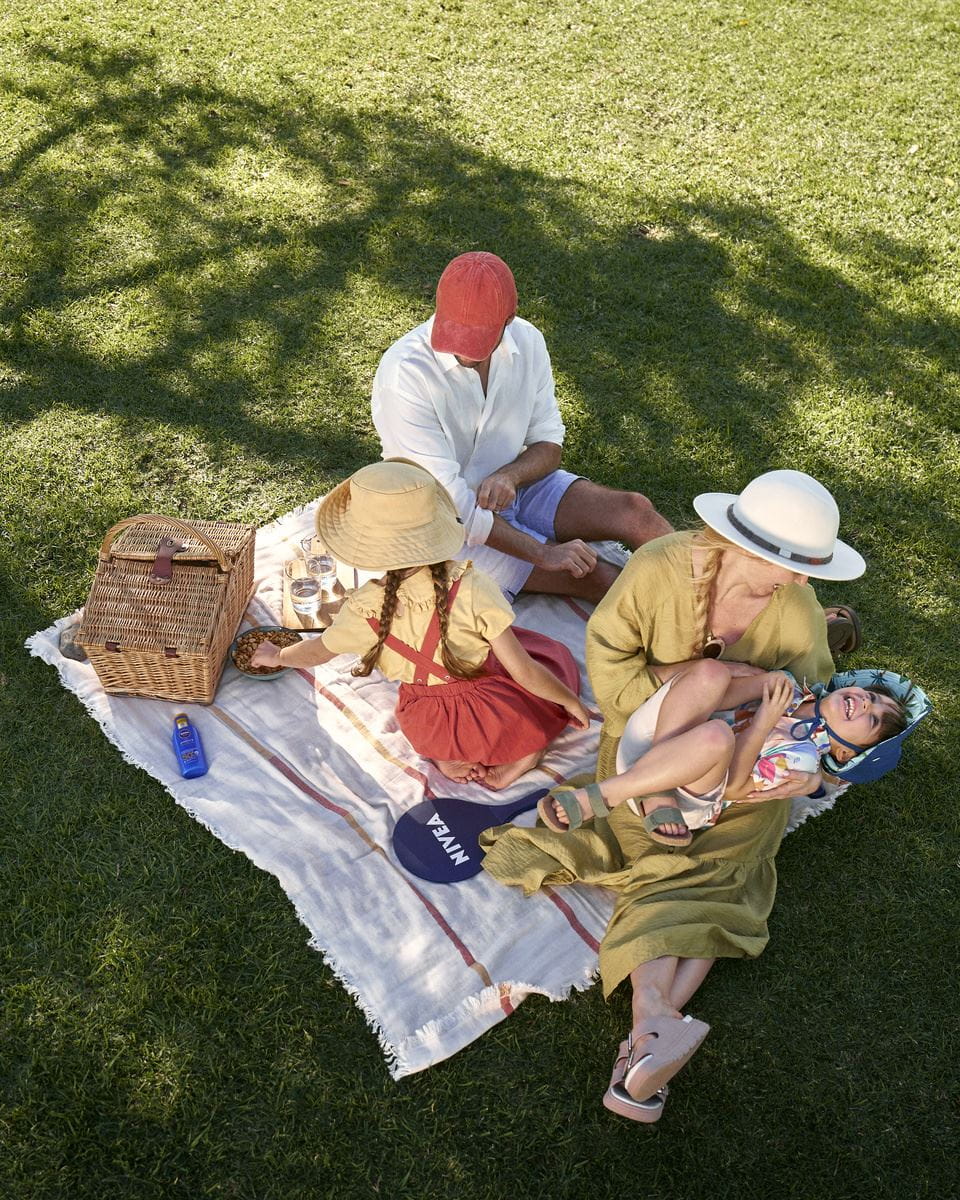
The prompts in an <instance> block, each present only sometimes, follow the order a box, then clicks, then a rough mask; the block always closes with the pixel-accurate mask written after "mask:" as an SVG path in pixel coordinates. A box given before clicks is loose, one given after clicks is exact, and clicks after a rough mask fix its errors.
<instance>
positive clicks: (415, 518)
mask: <svg viewBox="0 0 960 1200" xmlns="http://www.w3.org/2000/svg"><path fill="white" fill-rule="evenodd" d="M317 533H319V535H320V537H321V539H322V540H323V543H324V545H325V546H326V547H327V548H328V549H329V551H330V553H331V554H332V555H333V556H334V558H336V559H338V560H339V561H340V562H344V563H347V564H348V565H349V566H351V567H359V568H361V569H362V570H367V571H403V570H405V569H406V568H407V567H422V566H424V565H426V564H427V563H435V562H444V561H445V560H446V559H448V558H452V557H453V556H454V555H455V554H456V553H457V551H458V550H459V549H460V547H461V546H462V545H463V525H462V523H461V521H460V518H459V517H458V516H457V510H456V508H455V507H454V504H453V501H452V500H451V499H450V497H449V495H448V494H447V491H446V489H445V488H443V487H441V486H440V484H439V483H437V481H436V480H435V479H434V477H433V476H432V475H431V474H430V472H429V471H426V470H424V468H423V467H421V466H418V465H417V464H416V463H413V462H408V461H407V460H406V459H403V458H388V459H386V460H385V461H384V462H378V463H371V465H370V466H369V467H361V468H360V470H359V471H357V472H355V473H354V474H353V475H351V476H350V478H349V479H345V480H344V481H343V483H341V484H339V485H338V486H337V487H335V488H334V489H333V491H332V492H331V493H330V495H329V496H327V498H326V499H325V500H324V501H323V503H322V504H321V505H320V507H319V508H318V509H317Z"/></svg>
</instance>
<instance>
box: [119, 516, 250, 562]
mask: <svg viewBox="0 0 960 1200" xmlns="http://www.w3.org/2000/svg"><path fill="white" fill-rule="evenodd" d="M187 523H188V524H189V525H190V526H191V527H192V528H194V529H196V530H198V531H199V532H200V533H202V534H204V535H205V536H206V537H208V538H209V539H210V540H211V541H212V542H213V543H214V544H215V545H217V546H219V547H220V549H221V550H222V551H223V553H224V554H225V555H226V557H227V558H230V559H235V558H236V557H237V556H238V555H239V554H240V552H241V551H242V550H243V548H244V546H246V545H247V543H248V542H249V540H250V537H251V535H252V533H253V526H252V525H237V524H230V523H229V522H226V521H188V522H187ZM165 537H172V538H174V539H175V540H176V541H177V542H178V543H179V544H180V545H182V546H185V547H186V549H185V550H182V551H181V552H180V553H178V554H177V557H176V560H177V562H210V561H212V559H213V555H212V554H211V551H210V548H209V547H208V546H205V545H204V544H203V542H202V541H200V540H199V538H191V537H190V535H189V534H188V533H184V532H183V531H182V530H181V529H179V528H178V527H177V526H175V525H172V524H168V523H167V522H165V521H164V520H163V519H162V518H157V517H153V516H144V517H142V518H140V519H139V520H138V522H137V524H135V525H129V526H128V527H127V528H126V529H122V530H121V531H120V532H119V533H118V534H117V536H116V538H115V539H114V541H113V545H112V546H111V547H110V554H111V556H112V557H114V558H122V559H131V560H137V561H138V560H146V559H149V560H153V559H154V558H155V557H156V554H157V547H158V546H159V544H160V542H161V540H162V539H163V538H165Z"/></svg>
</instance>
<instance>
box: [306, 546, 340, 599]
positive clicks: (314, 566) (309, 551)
mask: <svg viewBox="0 0 960 1200" xmlns="http://www.w3.org/2000/svg"><path fill="white" fill-rule="evenodd" d="M300 546H301V549H302V550H303V562H304V568H305V570H306V572H307V574H308V575H309V576H310V577H311V578H313V579H316V580H317V581H318V582H319V584H320V603H321V604H329V603H330V602H331V601H332V600H334V599H335V596H334V591H333V589H334V587H335V586H336V582H337V560H336V559H335V558H334V557H333V555H332V554H328V553H327V551H326V549H325V547H324V545H323V543H322V542H321V541H320V539H319V538H318V537H317V536H316V535H313V536H311V537H305V538H304V539H303V541H302V542H301V543H300Z"/></svg>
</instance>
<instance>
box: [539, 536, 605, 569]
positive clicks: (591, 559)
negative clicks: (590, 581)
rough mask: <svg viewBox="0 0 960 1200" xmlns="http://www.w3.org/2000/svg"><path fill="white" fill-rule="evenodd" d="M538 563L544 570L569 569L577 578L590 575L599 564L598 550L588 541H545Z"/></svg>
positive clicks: (577, 539)
mask: <svg viewBox="0 0 960 1200" xmlns="http://www.w3.org/2000/svg"><path fill="white" fill-rule="evenodd" d="M536 565H537V566H538V567H542V568H543V570H544V571H569V572H570V574H571V575H573V576H574V578H576V579H582V578H583V576H584V575H589V574H590V572H591V571H592V570H593V568H594V567H595V566H596V565H597V552H596V550H594V548H593V547H592V546H588V545H587V543H586V542H581V541H580V539H579V538H575V539H574V540H573V541H572V542H544V544H543V546H542V547H541V551H540V557H539V558H538V560H537V563H536Z"/></svg>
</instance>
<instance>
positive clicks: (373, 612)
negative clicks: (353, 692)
mask: <svg viewBox="0 0 960 1200" xmlns="http://www.w3.org/2000/svg"><path fill="white" fill-rule="evenodd" d="M456 579H459V580H460V589H459V591H458V592H457V598H456V600H455V601H454V604H453V608H452V609H451V611H450V617H449V624H448V626H447V644H448V645H449V647H450V649H451V650H452V651H453V652H454V654H456V655H457V657H458V658H461V659H463V660H464V661H465V662H467V663H469V664H470V665H471V666H481V665H482V664H483V663H484V662H485V661H486V658H487V655H488V654H489V653H490V643H491V642H492V641H493V640H494V638H497V637H499V636H500V634H501V633H503V632H504V630H506V629H509V628H510V626H511V625H512V624H513V622H514V613H513V609H512V608H511V607H510V605H509V604H508V603H507V601H506V599H505V598H504V595H503V593H502V592H501V591H500V588H499V587H498V586H497V585H496V584H495V583H494V581H493V580H492V579H491V578H490V576H489V575H486V574H485V573H484V572H483V571H478V570H477V569H476V568H475V567H474V566H473V565H472V564H471V563H470V562H448V563H447V580H448V584H452V583H453V582H454V580H456ZM382 608H383V585H382V584H381V583H379V582H377V581H376V580H372V581H371V582H370V583H365V584H364V585H363V587H361V588H358V589H357V590H356V591H355V592H353V593H351V595H349V596H348V597H347V599H346V600H345V601H344V604H343V607H342V608H341V609H340V612H339V613H338V614H337V615H336V617H335V618H334V620H333V624H332V625H331V626H330V628H329V629H328V630H327V631H326V632H325V633H324V635H323V645H324V647H325V648H326V649H327V650H329V651H330V652H331V653H332V654H357V655H360V656H362V655H364V654H366V652H367V651H368V650H369V649H370V647H371V646H373V645H374V644H375V643H376V640H377V635H376V633H374V631H373V629H372V628H371V627H370V625H369V624H368V621H367V619H368V618H369V617H373V618H374V619H375V620H378V621H379V619H380V611H381V609H382ZM434 608H435V600H434V592H433V578H432V576H431V575H430V571H429V568H427V567H423V568H422V569H421V570H419V571H418V572H417V573H416V574H415V575H410V576H408V577H407V578H406V579H404V580H403V582H402V583H401V584H400V587H399V589H398V592H397V608H396V611H395V612H394V616H393V621H392V623H391V626H390V632H391V633H392V634H393V636H394V637H396V638H399V640H400V641H401V642H406V643H407V645H409V646H413V647H415V648H419V647H420V644H421V643H422V642H423V639H424V638H425V637H426V634H427V628H428V626H429V624H430V621H431V620H432V618H433V613H434ZM434 661H435V662H437V663H440V664H441V673H443V672H444V671H445V668H443V666H442V663H441V658H440V647H439V644H438V646H437V652H436V654H435V655H434ZM377 667H378V669H379V670H380V671H382V672H383V674H384V675H385V676H386V677H387V678H388V679H397V680H400V681H401V682H403V683H412V682H413V680H414V678H415V670H416V668H415V667H414V665H413V663H411V662H408V661H407V659H405V658H404V657H403V656H402V655H400V654H397V653H396V651H394V650H391V649H390V647H389V646H387V645H385V646H384V647H383V649H382V650H381V652H380V658H379V660H378V662H377ZM428 682H429V683H430V684H437V683H441V682H443V681H442V680H441V679H438V678H437V677H436V676H433V675H431V676H430V678H429V681H428Z"/></svg>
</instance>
